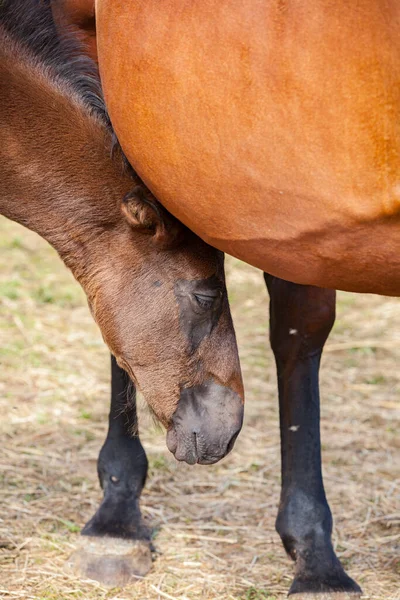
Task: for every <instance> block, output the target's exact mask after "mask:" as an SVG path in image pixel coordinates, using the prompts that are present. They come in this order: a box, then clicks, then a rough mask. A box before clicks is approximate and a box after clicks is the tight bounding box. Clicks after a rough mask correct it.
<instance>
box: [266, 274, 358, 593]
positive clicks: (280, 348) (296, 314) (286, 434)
mask: <svg viewBox="0 0 400 600" xmlns="http://www.w3.org/2000/svg"><path fill="white" fill-rule="evenodd" d="M264 277H265V281H266V284H267V287H268V291H269V294H270V299H271V303H270V341H271V347H272V350H273V352H274V355H275V360H276V365H277V374H278V389H279V409H280V429H281V455H282V491H281V499H280V504H279V512H278V517H277V520H276V529H277V531H278V533H279V535H280V537H281V539H282V542H283V545H284V547H285V550H286V552H287V553H288V554H289V555H290V556H291V557H292V559H293V560H294V561H295V562H296V571H295V578H294V581H293V583H292V586H291V588H290V591H289V594H295V593H300V592H310V593H312V592H329V591H330V592H333V591H348V592H360V588H359V587H358V585H357V584H356V583H355V582H354V581H353V580H352V579H350V577H348V575H347V574H346V573H345V571H344V570H343V567H342V565H341V564H340V562H339V559H338V558H337V557H336V555H335V552H334V550H333V547H332V542H331V533H332V515H331V511H330V509H329V506H328V503H327V500H326V496H325V490H324V484H323V481H322V473H321V443H320V429H319V420H320V412H319V383H318V372H319V365H320V359H321V354H322V349H323V346H324V343H325V341H326V339H327V338H328V335H329V332H330V331H331V328H332V326H333V323H334V321H335V292H334V291H333V290H326V289H320V288H315V287H311V286H301V285H297V284H293V283H288V282H287V281H284V280H282V279H278V278H277V277H272V276H271V275H267V274H265V275H264Z"/></svg>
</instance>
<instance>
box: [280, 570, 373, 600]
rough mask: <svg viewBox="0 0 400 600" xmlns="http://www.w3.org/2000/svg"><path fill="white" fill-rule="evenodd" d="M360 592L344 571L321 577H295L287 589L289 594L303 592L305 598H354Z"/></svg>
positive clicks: (336, 599) (358, 587)
mask: <svg viewBox="0 0 400 600" xmlns="http://www.w3.org/2000/svg"><path fill="white" fill-rule="evenodd" d="M361 593H362V591H361V588H360V586H359V585H357V583H356V582H355V581H353V579H351V577H349V576H348V575H347V574H346V573H345V572H344V571H342V572H341V573H340V574H338V575H336V576H335V575H333V576H330V577H329V576H328V577H324V578H321V579H301V577H296V578H295V579H294V581H293V583H292V586H291V588H290V590H289V596H290V595H292V594H296V600H297V594H305V596H304V597H305V598H306V597H307V596H310V598H316V597H317V598H321V599H322V598H326V599H328V598H330V597H332V598H334V599H335V600H339V599H340V600H342V598H343V599H346V598H348V597H349V598H351V599H352V600H354V598H356V597H357V596H355V594H357V595H358V596H360V595H361Z"/></svg>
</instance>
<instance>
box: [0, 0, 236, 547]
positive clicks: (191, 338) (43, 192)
mask: <svg viewBox="0 0 400 600" xmlns="http://www.w3.org/2000/svg"><path fill="white" fill-rule="evenodd" d="M0 99H1V100H0V111H1V121H0V136H1V145H0V213H1V214H2V215H4V216H6V217H8V218H9V219H12V220H14V221H16V222H18V223H20V224H22V225H24V226H26V227H28V228H29V229H32V230H33V231H35V232H37V233H38V234H39V235H40V236H42V237H43V238H44V239H46V240H47V241H48V242H49V243H50V244H51V245H52V246H53V247H54V248H55V249H56V251H57V252H58V253H59V255H60V257H61V259H62V260H63V261H64V263H65V264H66V265H67V266H68V267H69V268H70V269H71V271H72V273H73V275H74V276H75V278H76V279H77V280H78V282H79V283H80V285H81V286H82V288H83V290H84V291H85V293H86V296H87V299H88V303H89V306H90V309H91V312H92V314H93V317H94V319H95V320H96V322H97V324H98V325H99V328H100V330H101V332H102V335H103V338H104V340H105V342H106V343H107V345H108V346H109V348H110V350H111V352H112V354H113V356H114V357H115V359H113V365H114V368H115V369H117V372H118V375H117V383H115V382H114V384H113V385H114V386H116V387H118V386H119V385H120V383H119V379H120V378H122V377H123V375H122V371H121V369H120V368H121V367H123V368H124V369H125V370H126V371H127V372H128V373H129V376H130V378H131V379H132V381H134V382H135V384H136V385H137V386H138V387H139V388H140V389H141V390H142V391H143V394H144V396H145V398H146V400H147V402H148V403H149V405H150V407H151V409H152V410H153V412H154V414H155V415H156V417H157V418H158V419H159V420H160V422H161V423H162V424H163V425H164V426H165V427H166V429H167V443H168V446H169V448H170V449H171V451H172V452H174V453H175V455H176V457H177V458H178V459H179V460H186V461H187V462H189V463H195V462H200V463H205V464H209V463H213V462H215V461H217V460H219V459H220V458H222V457H223V456H225V454H226V453H227V452H229V450H230V449H231V448H232V446H233V443H234V440H235V439H236V436H237V435H238V433H239V430H240V428H241V424H242V417H243V389H242V380H241V373H240V366H239V360H238V354H237V346H236V339H235V334H234V330H233V325H232V320H231V316H230V310H229V305H228V300H227V293H226V287H225V280H224V268H223V255H222V253H221V252H220V251H218V250H215V249H214V248H211V247H210V246H208V245H207V244H206V243H204V242H203V241H202V240H201V239H200V238H198V237H196V236H195V235H194V234H193V233H191V232H190V231H189V230H187V229H186V228H185V227H184V226H182V225H181V224H180V223H179V222H178V221H176V219H175V218H173V217H172V216H171V215H169V214H168V213H167V211H165V210H164V209H163V208H162V207H161V206H160V205H159V204H158V203H157V201H156V200H155V198H154V197H153V196H152V195H151V194H150V192H149V191H148V190H147V188H146V187H145V186H144V185H143V184H142V183H141V181H140V180H139V179H138V177H137V176H136V175H135V174H134V173H133V172H131V171H130V169H129V168H128V167H127V165H126V164H125V161H124V157H123V155H122V154H121V153H120V152H119V151H118V149H114V152H112V148H113V132H112V129H111V127H110V124H109V120H108V117H107V113H106V110H105V107H104V104H103V100H102V96H101V91H100V88H99V84H98V75H97V68H96V66H95V64H94V63H93V62H92V61H91V60H90V58H87V57H86V56H85V55H84V53H83V51H82V47H81V45H80V42H79V40H77V39H75V38H74V37H71V36H68V35H66V36H64V37H60V36H59V34H58V32H57V29H56V27H55V24H54V21H53V18H52V13H51V8H50V5H49V4H48V3H47V2H42V1H41V0H2V1H1V2H0ZM117 363H118V364H119V365H120V367H117ZM113 390H114V387H113ZM114 400H115V402H117V401H118V402H119V403H121V397H118V398H117V399H116V397H114ZM112 411H114V414H118V416H117V418H116V419H115V420H113V419H111V423H112V429H113V433H115V431H118V427H123V428H124V432H126V428H129V427H130V426H131V425H133V423H132V422H129V423H128V422H125V420H124V419H123V417H122V416H121V406H116V404H115V403H114V404H113V407H112ZM124 444H125V445H124ZM121 446H122V448H121ZM128 449H129V453H128V452H127V451H128ZM128 454H129V460H130V459H131V456H132V455H133V456H134V457H135V458H136V460H137V461H138V462H139V463H140V465H141V467H140V469H139V471H140V478H139V483H138V484H137V482H136V481H135V482H132V481H130V480H129V481H128V483H126V481H125V479H124V477H123V476H121V474H120V472H121V470H123V467H124V464H125V463H124V461H125V460H127V455H128ZM145 467H146V458H145V455H144V453H143V452H141V451H140V448H139V449H138V442H137V441H136V440H133V441H132V440H131V438H129V440H128V441H126V440H125V438H124V439H122V440H121V441H118V440H117V442H116V443H115V444H113V442H112V441H111V442H109V444H108V446H107V447H106V448H105V449H104V450H103V452H102V454H101V456H100V462H99V475H100V479H101V483H102V485H103V487H104V489H105V494H106V498H109V497H110V495H111V496H112V497H113V498H117V499H118V498H119V495H122V496H123V494H124V493H125V492H126V486H127V487H128V489H129V491H130V490H131V486H132V485H137V486H138V489H140V488H141V486H142V483H143V480H144V470H145ZM110 486H111V487H112V488H113V490H115V492H114V496H113V492H110V490H109V487H110ZM135 489H136V488H135ZM116 503H117V501H116V500H115V502H114V505H113V508H114V509H115V508H116V505H115V504H116ZM111 514H112V515H113V514H114V511H112V513H111ZM132 514H134V515H136V513H135V505H134V503H133V504H131V505H130V512H129V511H128V512H127V514H126V519H128V516H131V515H132ZM98 522H99V520H98V519H97V520H96V519H95V522H92V523H91V524H89V525H88V527H87V529H86V533H91V532H93V533H94V532H95V533H96V534H99V533H100V534H102V533H103V531H102V530H101V531H100V532H99V529H97V530H96V524H98ZM139 527H140V525H139V523H138V522H137V520H135V518H133V519H131V520H130V521H129V526H127V527H124V533H125V534H127V535H137V529H138V528H139ZM100 528H101V527H100ZM103 529H104V530H105V529H106V528H105V527H104V528H103ZM95 530H96V531H95Z"/></svg>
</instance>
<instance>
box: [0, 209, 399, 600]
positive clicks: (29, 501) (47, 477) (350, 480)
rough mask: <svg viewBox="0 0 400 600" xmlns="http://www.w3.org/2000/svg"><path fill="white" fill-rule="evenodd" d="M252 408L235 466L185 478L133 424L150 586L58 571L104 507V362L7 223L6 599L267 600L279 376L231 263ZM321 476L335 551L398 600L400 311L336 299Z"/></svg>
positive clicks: (43, 256) (276, 554)
mask: <svg viewBox="0 0 400 600" xmlns="http://www.w3.org/2000/svg"><path fill="white" fill-rule="evenodd" d="M227 269H228V275H229V284H230V285H229V287H230V298H231V303H232V306H233V314H234V320H235V325H236V329H237V334H238V339H239V345H240V352H241V358H242V365H243V371H244V378H245V386H246V393H247V400H246V402H247V405H246V422H245V426H244V428H243V431H242V433H241V435H240V437H239V439H238V441H237V443H236V446H235V449H234V451H233V452H232V454H231V455H230V456H229V457H227V458H226V459H225V460H223V461H222V462H221V463H219V464H217V465H215V466H211V467H202V466H196V467H189V466H186V465H182V464H178V463H177V462H175V460H174V458H173V457H172V456H171V455H170V454H169V453H168V451H167V449H166V445H165V434H164V432H163V431H162V430H161V429H159V428H156V427H155V426H154V424H153V422H152V420H151V418H149V416H148V415H147V413H146V410H145V409H142V410H141V432H142V439H143V443H144V445H145V448H146V450H147V452H148V456H149V461H150V473H149V480H148V484H147V487H146V490H145V492H144V494H143V501H142V509H143V513H144V514H145V516H146V518H147V519H148V520H149V522H150V523H151V524H152V525H153V527H154V544H155V546H156V548H157V551H158V554H157V555H156V560H155V562H154V567H153V569H152V571H151V572H150V573H149V575H148V576H147V577H146V578H145V579H144V580H142V581H139V582H137V583H135V584H133V585H131V586H129V587H127V588H125V589H124V590H106V589H104V588H102V587H100V586H99V585H98V584H96V583H94V582H90V581H87V582H82V581H79V580H78V579H75V578H74V577H73V576H71V575H70V574H67V573H65V572H64V570H63V565H64V563H65V561H66V559H67V557H68V556H69V554H70V553H71V551H72V550H73V548H74V545H75V544H76V541H77V539H78V536H79V530H80V528H81V527H82V526H83V524H84V523H85V522H86V520H87V519H88V518H89V517H90V516H91V515H92V514H93V512H94V511H95V509H96V507H97V505H98V503H99V501H100V498H101V494H100V490H99V486H98V482H97V476H96V459H97V454H98V451H99V448H100V446H101V443H102V441H103V439H104V436H105V431H106V417H107V412H108V400H109V356H108V353H107V350H106V348H105V346H104V344H103V342H102V340H101V336H100V334H99V332H98V330H97V328H96V326H95V325H94V323H93V322H92V320H91V317H90V314H89V310H88V309H87V307H86V303H85V298H84V295H83V293H82V292H81V291H80V289H79V287H78V286H77V284H76V283H75V282H74V280H73V279H72V277H71V275H70V274H69V272H67V270H66V269H65V268H64V267H63V265H62V264H61V262H60V261H59V259H58V258H57V256H56V254H55V252H54V251H53V250H52V249H51V248H50V247H49V246H47V244H46V243H44V242H43V241H41V240H40V239H39V238H37V237H36V236H35V235H34V234H32V233H30V232H27V231H26V230H24V229H22V228H21V227H19V226H17V225H14V224H12V223H10V222H8V221H6V220H5V219H2V220H0V365H1V367H0V368H1V371H0V373H1V376H0V411H1V415H2V419H1V423H0V440H1V444H0V482H1V484H0V598H4V599H6V600H10V599H17V598H19V599H24V600H25V599H36V600H66V599H69V598H82V599H84V600H92V599H102V598H104V599H109V600H111V599H114V600H162V599H165V598H166V599H170V600H171V599H172V600H197V599H201V600H217V599H218V600H228V599H231V600H267V599H268V600H273V599H281V598H284V597H285V595H286V592H287V590H288V588H289V585H290V582H291V578H292V572H293V568H292V565H291V563H290V561H289V559H288V558H287V557H286V555H285V553H284V550H283V548H282V546H281V543H280V540H279V538H278V536H277V534H276V533H275V530H274V520H275V514H276V510H277V503H278V498H279V480H280V472H279V468H280V467H279V463H280V459H279V438H278V419H277V393H276V379H275V369H274V363H273V358H272V354H271V351H270V349H269V346H268V340H267V321H268V316H267V314H268V304H267V296H266V293H265V290H264V284H263V281H262V277H261V273H260V272H258V271H256V270H255V269H252V268H250V267H248V266H246V265H243V264H242V263H239V262H238V261H235V260H229V261H228V266H227ZM321 389H322V437H323V461H324V475H325V484H326V489H327V495H328V499H329V501H330V505H331V508H332V511H333V514H334V518H335V524H334V542H335V547H336V550H337V552H338V554H339V556H340V558H341V560H342V562H343V563H344V564H345V566H346V568H347V570H348V572H349V574H350V575H351V576H352V577H353V578H355V579H356V580H357V581H358V582H359V583H360V584H361V585H362V587H363V589H364V592H365V597H366V598H371V599H374V600H389V599H390V600H399V599H400V591H399V588H400V583H399V582H400V555H399V554H400V553H399V550H400V528H399V525H400V456H399V455H400V438H399V435H398V432H399V417H400V411H399V392H400V301H399V300H397V299H394V298H379V297H376V296H361V295H360V296H357V295H352V294H344V293H341V294H340V295H339V302H338V318H337V322H336V326H335V329H334V331H333V334H332V335H331V337H330V339H329V342H328V344H327V347H326V352H325V354H324V359H323V362H322V373H321Z"/></svg>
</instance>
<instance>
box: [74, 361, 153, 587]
mask: <svg viewBox="0 0 400 600" xmlns="http://www.w3.org/2000/svg"><path fill="white" fill-rule="evenodd" d="M111 374H112V378H111V409H110V415H109V426H108V433H107V438H106V440H105V442H104V445H103V447H102V449H101V451H100V455H99V459H98V463H97V470H98V475H99V479H100V485H101V487H102V488H103V490H104V498H103V501H102V503H101V505H100V507H99V509H98V510H97V512H96V514H95V515H94V516H93V517H92V518H91V519H90V521H89V522H88V523H87V524H86V525H85V527H84V528H83V530H82V534H83V535H84V536H91V537H88V538H83V539H82V542H81V544H82V549H80V550H79V551H78V552H76V553H75V554H74V555H73V556H72V557H71V559H70V563H69V564H70V565H71V566H72V567H73V568H75V570H77V571H78V572H79V574H80V575H82V574H83V575H84V576H85V577H89V578H91V579H97V580H98V581H100V582H102V583H104V584H106V585H111V586H121V585H124V584H126V583H127V582H128V581H129V580H130V579H131V577H132V576H143V575H145V574H146V573H147V572H148V570H149V569H150V567H151V551H150V531H149V529H148V528H147V527H145V525H144V524H143V522H142V517H141V513H140V508H139V500H140V494H141V491H142V489H143V486H144V484H145V481H146V475H147V458H146V453H145V451H144V449H143V446H142V444H141V443H140V439H139V435H138V433H137V415H136V398H135V388H134V387H132V386H133V384H132V383H131V382H130V380H129V377H128V375H127V374H126V373H125V371H123V370H122V369H121V368H120V367H119V366H118V365H117V363H116V361H115V359H114V358H113V357H111ZM128 388H130V390H129V392H130V393H129V396H130V399H129V401H128V403H127V390H128ZM132 540H139V541H142V542H144V543H142V544H133V543H132Z"/></svg>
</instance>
